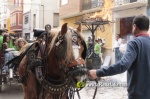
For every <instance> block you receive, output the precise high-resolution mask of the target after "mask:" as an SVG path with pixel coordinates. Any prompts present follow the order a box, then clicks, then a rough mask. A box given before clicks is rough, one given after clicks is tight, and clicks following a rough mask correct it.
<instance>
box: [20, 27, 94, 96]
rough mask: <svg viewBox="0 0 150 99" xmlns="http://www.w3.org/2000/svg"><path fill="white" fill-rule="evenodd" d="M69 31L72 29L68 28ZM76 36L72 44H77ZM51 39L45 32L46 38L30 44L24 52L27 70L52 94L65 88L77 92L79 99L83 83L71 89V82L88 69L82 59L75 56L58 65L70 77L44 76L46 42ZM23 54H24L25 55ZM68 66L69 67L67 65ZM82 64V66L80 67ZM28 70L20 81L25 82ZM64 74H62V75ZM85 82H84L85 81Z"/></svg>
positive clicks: (59, 40)
mask: <svg viewBox="0 0 150 99" xmlns="http://www.w3.org/2000/svg"><path fill="white" fill-rule="evenodd" d="M70 31H73V30H72V29H70ZM63 38H64V35H62V36H61V35H60V36H59V37H58V41H57V42H56V43H55V46H56V47H58V46H59V45H60V44H61V43H62V42H63ZM77 38H78V35H76V34H75V35H73V36H72V42H73V44H77ZM50 41H51V39H50V40H49V41H48V35H47V34H46V40H43V39H39V40H38V41H36V42H35V43H34V44H32V45H31V46H30V47H29V48H28V49H27V50H26V51H25V52H24V53H25V54H27V57H28V63H27V64H28V65H29V67H26V70H27V68H29V70H30V71H31V72H34V73H35V75H36V78H37V80H38V81H39V83H40V84H41V86H42V87H44V88H45V89H46V90H47V91H49V92H50V93H52V94H61V93H64V92H66V90H69V88H70V89H71V90H73V91H74V92H77V94H78V97H79V99H80V95H79V92H78V91H79V90H81V89H82V88H83V87H85V84H82V83H79V84H78V85H79V86H78V87H77V88H75V89H72V88H73V87H74V86H73V85H72V84H71V83H72V82H73V78H74V77H76V76H80V75H85V74H87V73H88V70H87V69H86V67H85V66H84V60H83V59H82V58H77V59H76V60H73V61H72V62H69V63H67V64H66V62H63V65H64V66H60V69H61V70H62V71H64V74H65V75H71V76H70V77H68V78H67V77H65V80H64V81H63V82H62V80H61V79H60V80H58V81H53V80H52V79H50V80H48V78H45V75H46V70H45V69H44V65H47V53H48V49H49V48H48V46H47V44H48V43H49V42H50ZM25 54H24V55H25ZM68 66H69V67H68ZM81 66H82V67H81ZM30 71H27V73H26V74H25V75H24V76H23V77H22V78H21V81H22V83H25V82H26V80H25V79H26V78H27V76H28V74H29V72H30ZM63 76H64V75H63ZM50 81H52V82H60V81H61V83H59V84H53V83H51V82H50ZM85 83H86V82H85ZM96 91H97V87H96V89H95V92H94V96H93V99H94V98H95V96H96Z"/></svg>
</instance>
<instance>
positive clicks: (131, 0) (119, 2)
mask: <svg viewBox="0 0 150 99" xmlns="http://www.w3.org/2000/svg"><path fill="white" fill-rule="evenodd" d="M135 2H147V0H115V6H119V5H124V4H129V3H135Z"/></svg>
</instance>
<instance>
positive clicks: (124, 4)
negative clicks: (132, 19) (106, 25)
mask: <svg viewBox="0 0 150 99" xmlns="http://www.w3.org/2000/svg"><path fill="white" fill-rule="evenodd" d="M146 6H147V0H116V1H115V6H114V7H113V8H112V11H122V10H127V9H133V8H136V9H138V8H141V7H146Z"/></svg>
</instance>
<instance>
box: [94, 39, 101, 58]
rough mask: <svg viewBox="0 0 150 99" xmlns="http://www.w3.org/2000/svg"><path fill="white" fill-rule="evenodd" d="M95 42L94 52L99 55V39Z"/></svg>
mask: <svg viewBox="0 0 150 99" xmlns="http://www.w3.org/2000/svg"><path fill="white" fill-rule="evenodd" d="M95 42H96V44H95V46H94V52H95V53H96V54H97V55H98V56H100V53H101V46H100V40H99V39H98V40H95Z"/></svg>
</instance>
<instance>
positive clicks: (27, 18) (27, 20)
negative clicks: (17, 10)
mask: <svg viewBox="0 0 150 99" xmlns="http://www.w3.org/2000/svg"><path fill="white" fill-rule="evenodd" d="M28 23H29V17H28V15H26V16H25V18H24V24H28Z"/></svg>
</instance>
